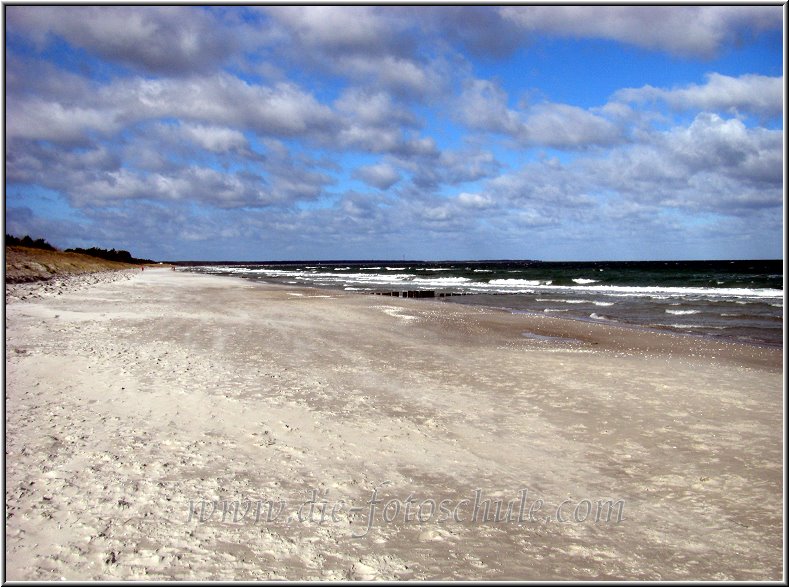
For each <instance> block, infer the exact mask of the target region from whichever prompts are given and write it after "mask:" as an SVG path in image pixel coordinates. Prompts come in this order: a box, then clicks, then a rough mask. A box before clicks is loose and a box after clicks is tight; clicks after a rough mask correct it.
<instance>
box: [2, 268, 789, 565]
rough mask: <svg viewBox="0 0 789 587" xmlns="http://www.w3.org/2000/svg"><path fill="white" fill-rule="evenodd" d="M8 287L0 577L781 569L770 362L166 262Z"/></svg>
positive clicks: (617, 331) (754, 355)
mask: <svg viewBox="0 0 789 587" xmlns="http://www.w3.org/2000/svg"><path fill="white" fill-rule="evenodd" d="M86 279H87V278H86ZM25 287H28V288H34V287H36V286H33V285H30V286H25ZM23 295H24V296H26V299H21V298H22V296H23ZM7 300H8V301H9V303H8V305H7V308H6V444H7V454H6V505H7V518H6V557H7V558H6V563H7V569H6V578H7V579H9V580H24V579H61V578H66V579H73V580H76V579H105V580H119V579H147V580H159V579H162V580H166V579H218V580H229V579H237V580H260V579H278V578H283V579H294V580H296V579H486V580H505V579H516V580H517V579H521V580H551V579H576V580H577V579H600V580H605V579H633V580H660V579H663V580H669V579H671V580H715V579H726V580H764V579H769V580H780V579H782V577H783V566H782V554H783V552H782V535H783V523H782V507H783V502H782V492H783V485H782V478H783V467H782V430H783V417H782V412H783V403H782V402H783V395H782V373H783V371H782V351H781V350H780V349H774V348H773V349H771V348H762V347H754V346H747V345H727V344H722V343H718V342H712V341H706V340H701V339H697V338H693V337H680V336H673V335H669V334H658V333H653V332H645V331H639V330H636V329H622V328H615V327H613V326H607V325H602V324H587V323H581V322H572V321H567V320H561V319H556V318H550V317H541V316H527V315H523V314H509V313H506V312H502V311H496V310H491V309H485V308H476V307H469V306H463V305H459V304H452V303H447V302H441V301H426V300H408V299H396V298H384V297H380V296H365V295H353V294H346V293H343V292H333V291H327V290H314V289H296V288H293V289H290V288H287V287H283V286H268V285H260V284H256V283H252V282H250V281H246V280H241V279H234V278H225V277H216V276H206V275H196V274H186V273H179V272H172V271H169V270H146V271H145V272H144V273H133V274H132V273H129V274H126V275H124V277H123V278H116V279H115V280H114V281H110V280H109V278H106V279H105V278H102V279H98V280H95V281H94V282H93V283H91V284H90V285H86V286H84V287H81V288H75V284H74V283H71V284H67V285H64V286H62V287H60V288H59V289H57V288H56V290H55V291H48V292H45V293H43V294H34V292H33V289H30V291H27V290H25V292H23V294H18V290H14V292H12V295H11V296H10V297H9V295H8V292H7ZM310 501H312V502H313V503H309V502H310ZM371 501H373V504H372V505H370V503H369V502H371ZM497 502H498V503H499V504H500V507H499V509H498V516H497V520H496V519H493V518H496V509H497V508H496V504H497ZM508 504H510V507H509V511H508ZM606 504H609V506H610V507H609V506H606ZM269 506H271V509H270V510H269ZM354 508H358V509H354ZM371 509H372V512H373V515H372V518H371V516H370V511H371ZM486 510H487V511H486ZM557 510H558V511H557ZM278 512H279V515H275V514H277V513H278ZM486 513H487V516H486V515H485V514H486ZM267 515H268V519H267ZM409 516H410V517H409ZM223 517H224V519H223ZM595 518H599V519H598V520H597V521H595ZM607 518H608V519H607ZM371 519H372V521H371Z"/></svg>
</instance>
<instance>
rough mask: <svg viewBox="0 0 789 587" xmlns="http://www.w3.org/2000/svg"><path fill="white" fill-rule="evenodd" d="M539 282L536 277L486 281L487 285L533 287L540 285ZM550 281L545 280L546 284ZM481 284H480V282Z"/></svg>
mask: <svg viewBox="0 0 789 587" xmlns="http://www.w3.org/2000/svg"><path fill="white" fill-rule="evenodd" d="M541 283H542V282H540V281H539V280H537V279H491V280H490V281H489V282H488V285H495V286H501V287H535V286H538V285H540V284H541ZM548 283H550V281H549V282H546V284H548ZM480 285H482V284H480Z"/></svg>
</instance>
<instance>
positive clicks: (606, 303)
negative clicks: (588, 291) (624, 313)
mask: <svg viewBox="0 0 789 587" xmlns="http://www.w3.org/2000/svg"><path fill="white" fill-rule="evenodd" d="M601 271H602V269H601ZM592 303H593V304H594V305H595V306H613V305H614V304H615V303H616V302H598V301H594V302H592Z"/></svg>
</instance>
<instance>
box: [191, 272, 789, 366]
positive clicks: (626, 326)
mask: <svg viewBox="0 0 789 587" xmlns="http://www.w3.org/2000/svg"><path fill="white" fill-rule="evenodd" d="M176 271H178V270H176ZM181 272H182V273H187V274H197V275H209V276H210V275H212V274H202V273H195V272H191V271H188V270H187V271H181ZM217 277H220V276H217ZM221 277H228V278H230V279H237V280H244V281H246V282H250V283H254V284H261V285H263V286H265V287H273V288H281V289H282V290H289V289H304V290H310V291H316V292H326V291H328V292H333V293H334V294H335V295H349V296H363V297H366V296H376V299H379V300H381V301H386V302H387V303H390V302H392V303H393V302H405V301H407V302H408V303H412V302H416V303H427V304H431V303H432V304H453V305H456V306H460V307H465V308H482V309H485V310H486V311H491V312H501V313H502V314H505V315H514V316H528V317H530V318H532V319H534V320H536V321H537V322H538V323H539V322H540V321H542V320H546V321H548V322H549V323H551V321H553V320H557V321H559V322H556V324H562V323H563V322H565V321H567V322H571V323H580V324H587V325H591V326H593V327H595V326H600V327H602V328H611V329H614V330H616V329H622V331H623V334H627V333H633V332H635V333H644V334H648V335H651V336H658V337H665V336H668V337H672V338H673V337H676V338H677V339H679V340H689V341H692V342H694V343H700V344H702V346H703V347H704V348H705V350H706V351H707V356H713V355H712V354H711V353H712V352H714V350H715V349H716V348H719V349H720V350H721V352H724V353H726V354H727V355H732V356H734V355H736V354H737V352H738V351H737V350H735V349H736V348H737V347H743V348H742V350H744V351H747V350H748V349H750V348H752V347H753V348H754V349H762V350H765V351H778V352H779V353H780V356H781V358H780V361H779V362H778V363H776V362H775V359H774V358H773V360H772V361H771V362H772V364H773V365H774V366H775V365H780V367H781V368H782V367H783V363H782V361H783V359H782V356H783V344H770V343H766V342H757V341H741V340H735V339H731V338H726V337H714V336H709V335H705V334H694V333H685V332H676V331H672V330H668V329H660V328H654V327H650V326H645V325H642V324H635V323H629V322H621V321H615V320H594V319H591V318H586V319H584V318H579V317H572V316H546V315H545V314H542V313H538V312H529V311H525V310H518V309H516V308H508V307H503V306H490V305H485V304H464V303H462V302H458V301H455V300H453V297H463V296H460V295H458V296H447V297H443V298H439V297H434V298H430V297H423V298H420V297H413V298H408V297H389V296H386V295H380V296H379V295H378V294H376V293H375V292H361V291H348V290H345V289H339V288H334V287H330V286H326V287H319V286H315V285H304V284H298V283H296V284H284V283H281V282H277V281H268V280H266V279H265V278H254V279H253V278H248V277H243V276H240V275H239V276H236V275H221ZM464 295H465V296H468V295H474V294H464ZM537 328H540V330H541V331H540V332H535V334H544V335H546V336H549V337H550V336H552V335H551V333H550V330H549V329H543V328H542V327H540V326H537ZM557 330H558V331H560V332H561V331H563V330H565V329H563V328H562V327H557ZM569 330H576V329H572V328H570V329H569ZM559 338H561V336H559ZM670 345H671V343H670V342H668V343H667V344H664V343H661V344H660V345H658V346H659V347H662V348H665V347H666V346H670ZM710 345H712V346H713V348H710ZM715 345H722V346H720V347H717V346H715ZM731 347H735V349H732V348H731Z"/></svg>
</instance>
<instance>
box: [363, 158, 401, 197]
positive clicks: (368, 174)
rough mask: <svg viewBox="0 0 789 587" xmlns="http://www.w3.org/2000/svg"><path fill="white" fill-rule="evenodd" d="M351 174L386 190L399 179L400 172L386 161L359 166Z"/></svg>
mask: <svg viewBox="0 0 789 587" xmlns="http://www.w3.org/2000/svg"><path fill="white" fill-rule="evenodd" d="M353 175H354V177H357V178H359V179H361V180H362V181H363V182H364V183H366V184H368V185H371V186H374V187H377V188H378V189H380V190H387V189H389V188H390V187H392V186H393V185H394V184H396V183H397V182H398V181H400V174H399V173H397V170H396V169H395V168H394V167H392V166H391V165H389V164H388V163H378V164H376V165H367V166H365V167H360V168H358V169H357V170H355V171H354V173H353Z"/></svg>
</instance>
